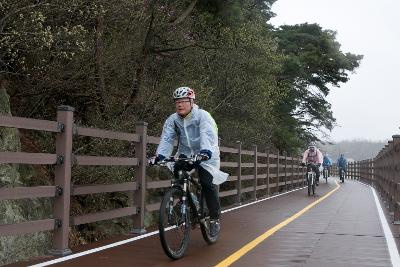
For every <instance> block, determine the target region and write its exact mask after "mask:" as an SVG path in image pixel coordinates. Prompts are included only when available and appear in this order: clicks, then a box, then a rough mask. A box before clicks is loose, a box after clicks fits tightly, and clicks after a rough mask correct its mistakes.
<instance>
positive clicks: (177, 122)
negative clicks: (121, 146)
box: [153, 87, 228, 236]
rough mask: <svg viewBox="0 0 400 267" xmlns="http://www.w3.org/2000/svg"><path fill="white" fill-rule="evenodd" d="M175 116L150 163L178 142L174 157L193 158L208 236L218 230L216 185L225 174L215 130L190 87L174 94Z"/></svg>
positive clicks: (165, 153)
mask: <svg viewBox="0 0 400 267" xmlns="http://www.w3.org/2000/svg"><path fill="white" fill-rule="evenodd" d="M173 99H174V101H175V109H176V113H173V114H172V115H171V116H169V117H168V119H167V120H166V121H165V123H164V127H163V131H162V134H161V139H160V144H159V146H158V148H157V152H156V157H155V158H154V159H153V164H155V163H157V162H158V161H160V160H163V159H165V158H167V157H170V156H171V154H172V151H173V145H174V141H175V140H178V151H177V153H176V154H177V155H182V154H183V155H185V156H186V157H190V156H195V158H196V161H197V162H199V166H198V168H197V170H198V174H199V179H200V184H201V186H202V190H203V193H204V196H205V199H206V203H207V207H208V209H209V211H210V219H211V220H210V235H211V236H216V235H218V233H219V231H220V221H219V217H220V213H221V212H220V210H221V208H220V202H219V196H218V190H217V186H216V185H217V184H220V183H222V182H224V181H225V180H226V179H227V177H228V174H226V173H224V172H221V171H220V170H219V168H220V151H219V145H218V128H217V124H216V123H215V121H214V119H213V118H212V117H211V115H210V113H208V112H207V111H205V110H203V109H200V108H199V107H198V106H197V105H196V104H195V103H194V99H195V93H194V91H193V89H191V88H189V87H179V88H177V89H176V90H175V91H174V93H173Z"/></svg>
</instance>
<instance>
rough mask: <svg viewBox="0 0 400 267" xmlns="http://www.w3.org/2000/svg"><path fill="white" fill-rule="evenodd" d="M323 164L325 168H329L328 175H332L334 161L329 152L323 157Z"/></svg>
mask: <svg viewBox="0 0 400 267" xmlns="http://www.w3.org/2000/svg"><path fill="white" fill-rule="evenodd" d="M322 166H323V167H324V168H327V169H328V177H329V176H331V166H332V161H331V159H330V158H329V156H328V153H325V155H324V159H323V162H322Z"/></svg>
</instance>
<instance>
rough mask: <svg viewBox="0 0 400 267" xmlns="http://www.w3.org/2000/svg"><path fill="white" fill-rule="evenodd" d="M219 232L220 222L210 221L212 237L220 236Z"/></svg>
mask: <svg viewBox="0 0 400 267" xmlns="http://www.w3.org/2000/svg"><path fill="white" fill-rule="evenodd" d="M219 230H221V225H220V223H219V220H218V219H217V220H211V221H210V236H211V237H216V236H217V235H218V234H219Z"/></svg>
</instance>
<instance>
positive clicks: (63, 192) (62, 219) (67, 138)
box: [49, 106, 74, 256]
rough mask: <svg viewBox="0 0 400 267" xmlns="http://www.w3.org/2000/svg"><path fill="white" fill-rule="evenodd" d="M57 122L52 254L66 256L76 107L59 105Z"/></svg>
mask: <svg viewBox="0 0 400 267" xmlns="http://www.w3.org/2000/svg"><path fill="white" fill-rule="evenodd" d="M57 122H58V125H59V129H60V132H59V133H57V137H56V154H57V164H56V166H55V169H54V175H55V183H54V184H55V186H56V187H57V188H58V190H57V192H58V196H56V197H55V199H54V204H53V210H54V219H55V224H56V225H55V227H56V228H55V230H54V233H53V246H52V249H51V250H49V253H50V254H51V255H57V256H65V255H68V254H71V253H72V251H71V250H70V249H69V247H68V236H69V216H70V214H69V213H70V204H71V201H70V200H71V168H72V136H73V132H72V131H73V127H74V108H73V107H69V106H59V107H58V108H57Z"/></svg>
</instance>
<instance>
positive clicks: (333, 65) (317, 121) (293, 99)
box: [274, 23, 362, 142]
mask: <svg viewBox="0 0 400 267" xmlns="http://www.w3.org/2000/svg"><path fill="white" fill-rule="evenodd" d="M274 34H275V36H276V37H277V40H278V49H279V51H280V52H281V53H282V54H283V55H285V59H284V62H283V69H282V72H281V74H280V75H279V76H278V84H279V86H280V87H281V88H284V90H285V91H286V93H287V94H286V97H287V98H286V99H285V101H284V102H283V103H282V104H281V105H280V106H278V107H277V112H278V113H279V114H281V123H282V124H285V123H286V122H288V121H289V124H290V125H291V126H290V128H292V129H293V130H295V131H294V133H298V132H299V129H302V131H303V134H300V135H298V134H295V135H293V136H292V138H296V137H301V136H302V135H304V137H305V140H304V141H306V142H308V141H309V140H310V139H316V135H315V134H316V132H318V131H322V129H323V128H325V129H327V130H331V129H332V128H333V126H334V123H335V119H334V118H333V115H332V111H331V105H330V103H328V102H327V100H326V98H325V97H326V96H327V95H328V94H329V90H330V89H329V86H336V87H339V86H340V83H345V82H347V81H348V80H349V73H350V72H353V71H354V70H355V69H356V68H357V67H358V66H359V64H360V61H361V59H362V56H361V55H354V54H351V53H343V52H342V51H341V50H340V44H339V43H338V42H337V41H336V32H334V31H331V30H323V29H322V28H321V27H320V26H319V25H318V24H308V23H305V24H298V25H285V26H281V27H280V28H278V29H275V30H274ZM291 118H296V121H293V120H292V119H291ZM296 129H297V130H296Z"/></svg>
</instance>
